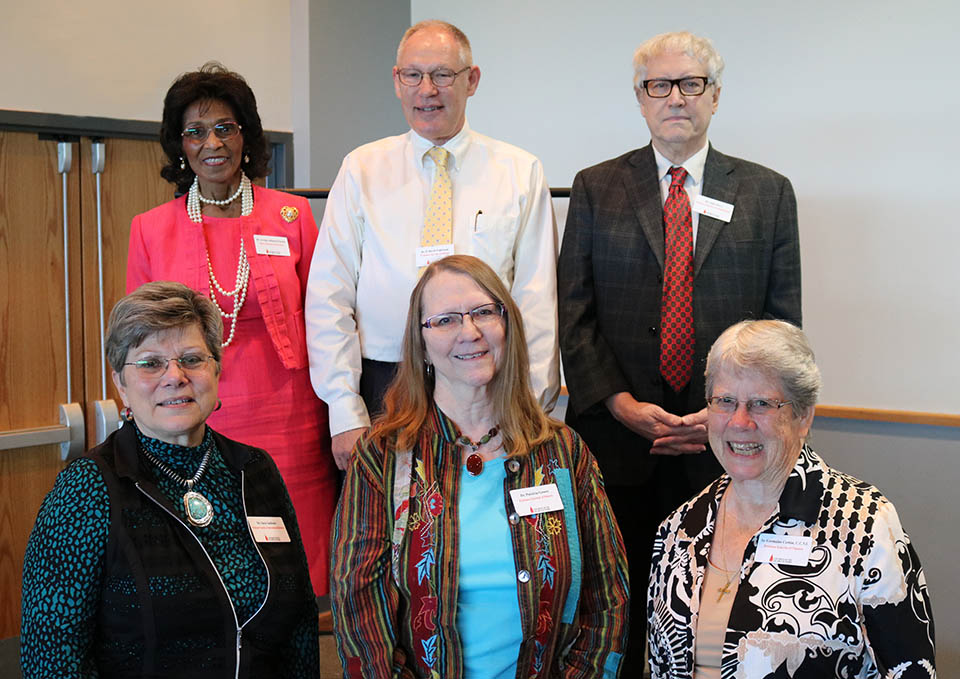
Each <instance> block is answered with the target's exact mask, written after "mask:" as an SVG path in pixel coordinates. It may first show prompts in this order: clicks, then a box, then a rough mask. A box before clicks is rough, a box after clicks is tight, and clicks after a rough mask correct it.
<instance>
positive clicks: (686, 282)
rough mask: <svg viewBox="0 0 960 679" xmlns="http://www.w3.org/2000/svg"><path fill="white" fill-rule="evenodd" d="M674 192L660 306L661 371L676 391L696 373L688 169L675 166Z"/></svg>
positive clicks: (667, 207) (667, 211)
mask: <svg viewBox="0 0 960 679" xmlns="http://www.w3.org/2000/svg"><path fill="white" fill-rule="evenodd" d="M669 172H670V176H671V178H672V181H671V182H670V191H669V193H668V194H667V201H666V202H665V203H664V204H663V224H664V236H665V241H666V242H665V245H666V260H665V262H664V267H663V269H664V271H663V303H662V305H661V307H660V374H661V375H663V378H664V379H665V380H666V381H667V384H669V385H670V387H671V388H672V389H673V390H674V391H680V390H681V389H683V388H684V387H685V386H687V383H689V382H690V375H691V374H692V372H693V348H694V333H693V221H692V220H691V218H690V198H689V197H688V196H687V192H686V191H685V190H684V188H683V182H684V181H685V180H686V178H687V171H686V170H684V169H683V168H682V167H671V168H670V170H669Z"/></svg>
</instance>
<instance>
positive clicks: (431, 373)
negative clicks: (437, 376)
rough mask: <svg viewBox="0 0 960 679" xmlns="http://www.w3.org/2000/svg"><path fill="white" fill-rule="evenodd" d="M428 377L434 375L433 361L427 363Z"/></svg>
mask: <svg viewBox="0 0 960 679" xmlns="http://www.w3.org/2000/svg"><path fill="white" fill-rule="evenodd" d="M427 377H433V363H427Z"/></svg>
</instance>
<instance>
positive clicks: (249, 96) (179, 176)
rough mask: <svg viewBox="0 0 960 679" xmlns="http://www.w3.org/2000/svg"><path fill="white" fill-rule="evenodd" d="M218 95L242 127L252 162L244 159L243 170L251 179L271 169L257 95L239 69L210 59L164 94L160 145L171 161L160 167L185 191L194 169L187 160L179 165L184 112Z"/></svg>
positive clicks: (245, 152) (185, 75)
mask: <svg viewBox="0 0 960 679" xmlns="http://www.w3.org/2000/svg"><path fill="white" fill-rule="evenodd" d="M203 99H219V100H220V101H222V102H224V103H225V104H227V105H228V106H230V108H232V109H233V113H234V115H236V117H237V122H238V123H240V126H241V128H242V130H241V132H240V134H241V135H243V153H244V156H245V157H246V156H249V158H250V160H249V162H248V161H246V160H244V161H243V165H242V168H243V171H244V172H246V173H247V176H248V177H250V179H258V178H260V177H265V176H267V173H268V172H269V171H270V169H269V164H270V146H269V144H267V139H266V137H265V136H264V134H263V125H262V124H261V122H260V114H259V113H257V98H256V97H255V96H254V95H253V90H251V89H250V86H249V85H248V84H247V81H246V80H244V79H243V76H241V75H240V74H239V73H234V72H233V71H230V70H227V69H226V68H225V67H224V66H223V64H221V63H219V62H216V61H208V62H207V63H205V64H204V65H203V66H201V67H200V70H198V71H192V72H190V73H184V74H183V75H181V76H180V77H179V78H177V79H176V80H175V81H174V82H173V84H172V85H171V86H170V89H169V90H167V96H165V97H164V98H163V122H161V124H160V145H161V146H163V152H164V153H166V154H167V160H168V161H169V162H168V163H167V164H166V165H164V167H163V169H162V170H160V176H161V177H163V178H164V179H166V180H167V181H168V182H171V183H173V184H176V186H177V190H178V191H180V192H185V191H187V190H188V189H189V188H190V184H192V183H193V177H194V174H193V170H192V169H190V165H189V164H187V166H186V168H184V169H182V170H181V169H180V162H181V161H180V158H181V156H183V138H182V137H181V136H180V133H181V132H183V113H184V111H186V110H187V108H188V107H189V106H190V105H191V104H193V103H194V102H196V101H200V100H203Z"/></svg>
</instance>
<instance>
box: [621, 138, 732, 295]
mask: <svg viewBox="0 0 960 679" xmlns="http://www.w3.org/2000/svg"><path fill="white" fill-rule="evenodd" d="M627 165H628V167H629V173H628V174H627V175H626V176H624V183H625V184H626V187H625V188H626V194H627V196H628V197H629V200H630V202H631V205H632V207H633V210H634V212H635V213H636V216H637V221H638V222H640V227H641V229H642V230H643V233H644V235H645V236H646V237H647V241H648V242H649V243H650V246H651V248H652V249H653V252H654V254H655V255H656V257H657V262H658V263H659V264H660V270H661V271H663V258H664V242H663V199H662V198H661V196H660V183H659V181H657V161H656V159H655V158H654V155H653V147H652V146H651V145H650V144H647V145H646V146H644V147H643V148H641V149H637V150H636V151H634V152H633V153H632V154H630V155H629V156H628V157H627ZM735 168H736V165H735V164H734V163H733V161H732V160H731V159H730V158H729V157H727V156H725V155H724V154H722V153H720V152H719V151H717V150H716V149H714V148H713V145H711V146H710V149H709V150H708V151H707V162H706V165H705V166H704V173H703V195H705V196H709V197H710V198H715V199H717V200H722V201H724V202H725V203H731V204H735V203H734V199H735V198H736V195H737V185H738V181H737V179H736V177H735V174H734V169H735ZM723 226H724V222H723V221H721V220H719V219H714V218H713V217H708V216H707V215H700V219H699V221H698V224H697V244H696V248H695V249H694V261H693V275H694V277H696V275H697V274H698V273H699V272H700V267H701V266H703V262H704V261H705V260H706V258H707V255H708V254H709V253H710V249H711V248H712V247H713V244H714V242H715V241H716V240H717V236H718V235H719V233H720V230H721V229H723Z"/></svg>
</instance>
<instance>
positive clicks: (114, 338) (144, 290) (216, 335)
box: [104, 281, 223, 384]
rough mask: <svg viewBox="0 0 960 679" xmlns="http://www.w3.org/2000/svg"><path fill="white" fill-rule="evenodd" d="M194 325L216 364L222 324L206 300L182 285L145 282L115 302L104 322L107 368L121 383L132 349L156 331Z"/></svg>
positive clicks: (220, 356) (219, 349) (219, 354)
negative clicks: (118, 377) (106, 321)
mask: <svg viewBox="0 0 960 679" xmlns="http://www.w3.org/2000/svg"><path fill="white" fill-rule="evenodd" d="M194 323H196V324H197V325H199V326H200V332H201V333H202V334H203V339H204V341H205V342H206V344H207V351H209V352H210V355H211V356H213V358H214V360H216V362H217V371H219V370H220V359H221V358H222V356H223V349H222V348H221V346H220V342H221V338H222V337H223V321H222V320H221V319H220V312H219V311H217V308H216V307H215V306H214V305H213V302H211V301H210V299H209V298H207V297H204V296H203V295H201V294H200V293H199V292H196V291H195V290H192V289H191V288H188V287H187V286H186V285H184V284H183V283H174V282H173V281H155V282H153V283H144V284H143V285H141V286H140V287H139V288H137V289H136V290H134V291H133V292H131V293H130V294H129V295H127V296H126V297H124V298H123V299H121V300H120V301H119V302H117V303H116V304H115V305H114V307H113V311H111V312H110V320H109V322H108V323H107V339H106V342H105V343H104V348H105V351H106V354H107V360H108V361H110V367H111V368H113V371H114V372H115V373H117V374H118V375H120V383H121V384H124V383H125V382H124V380H123V364H124V362H126V360H127V354H128V353H129V352H130V350H131V349H136V348H137V347H139V346H140V345H141V344H143V341H144V340H145V339H147V337H149V336H150V335H152V334H153V333H155V332H160V331H161V330H170V329H174V328H184V327H187V326H190V325H193V324H194Z"/></svg>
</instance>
